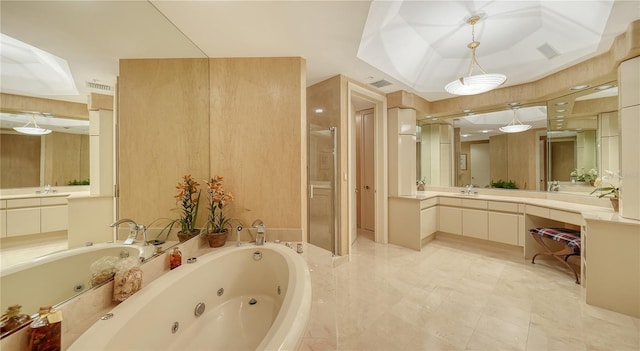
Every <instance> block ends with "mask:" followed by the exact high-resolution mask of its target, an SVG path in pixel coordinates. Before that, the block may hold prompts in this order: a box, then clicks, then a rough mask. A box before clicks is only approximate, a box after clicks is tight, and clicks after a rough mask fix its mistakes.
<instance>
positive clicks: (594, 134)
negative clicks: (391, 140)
mask: <svg viewBox="0 0 640 351" xmlns="http://www.w3.org/2000/svg"><path fill="white" fill-rule="evenodd" d="M575 89H576V90H575V91H573V92H572V93H570V94H567V95H565V96H561V97H558V98H554V99H552V100H549V101H547V102H544V103H539V104H528V105H522V106H520V105H516V104H514V105H513V106H505V108H504V109H501V110H491V111H481V112H474V111H467V112H465V113H463V114H458V115H454V116H446V117H441V118H427V119H422V120H419V121H418V125H419V126H420V128H421V129H426V128H431V129H433V126H437V125H443V124H446V125H449V126H450V128H452V130H453V136H452V138H451V139H452V140H451V143H453V144H454V148H453V150H454V151H453V152H452V155H453V156H452V157H454V159H455V161H456V162H454V164H453V165H452V167H453V169H454V171H455V172H454V176H453V177H452V178H453V179H452V180H451V181H450V183H446V182H447V180H446V179H435V182H434V181H433V179H429V177H423V175H424V174H428V172H425V170H428V169H429V167H431V168H433V167H437V166H438V163H437V161H436V162H434V158H433V156H432V155H433V154H434V153H433V152H432V153H431V155H429V153H424V152H423V153H422V154H421V153H420V152H418V155H420V156H419V157H418V160H417V161H418V175H419V176H418V178H421V177H422V178H424V180H425V181H426V183H427V184H430V185H434V186H449V185H452V186H466V185H468V184H473V185H474V187H478V188H489V187H492V188H508V189H522V190H538V191H554V192H562V193H565V192H566V193H572V194H580V195H589V193H590V192H591V191H592V190H593V185H592V184H591V183H592V182H591V180H592V179H593V180H595V177H597V176H599V175H601V174H602V172H603V171H604V170H611V171H617V170H619V160H618V114H617V108H618V107H617V87H616V82H615V81H612V82H608V83H606V84H599V85H597V86H586V85H585V86H580V87H576V88H575ZM514 116H515V117H517V121H519V122H521V123H522V124H524V125H530V126H531V127H530V129H528V130H526V131H523V132H519V133H503V132H501V131H500V130H499V128H500V127H501V126H504V125H507V124H509V123H511V122H512V121H513V120H514ZM420 135H421V138H419V140H418V141H419V143H418V149H419V150H420V147H421V146H420V145H421V144H422V145H424V144H425V143H431V144H432V145H433V141H432V140H430V139H429V138H430V137H429V133H424V132H422V133H420ZM423 149H424V148H423Z"/></svg>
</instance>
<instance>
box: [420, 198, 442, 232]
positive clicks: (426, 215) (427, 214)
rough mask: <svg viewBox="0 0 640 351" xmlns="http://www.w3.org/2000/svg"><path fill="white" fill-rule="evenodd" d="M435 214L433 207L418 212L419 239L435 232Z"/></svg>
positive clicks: (436, 221) (436, 219) (436, 225)
mask: <svg viewBox="0 0 640 351" xmlns="http://www.w3.org/2000/svg"><path fill="white" fill-rule="evenodd" d="M437 213H438V212H437V211H436V207H435V206H434V207H430V208H426V209H424V210H422V211H420V239H424V238H426V237H428V236H429V235H431V234H433V233H435V232H436V231H437V227H438V217H437Z"/></svg>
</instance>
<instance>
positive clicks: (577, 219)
mask: <svg viewBox="0 0 640 351" xmlns="http://www.w3.org/2000/svg"><path fill="white" fill-rule="evenodd" d="M549 218H551V219H553V220H556V221H560V222H565V223H571V224H575V225H581V224H582V215H581V214H580V213H575V212H567V211H561V210H554V209H550V210H549Z"/></svg>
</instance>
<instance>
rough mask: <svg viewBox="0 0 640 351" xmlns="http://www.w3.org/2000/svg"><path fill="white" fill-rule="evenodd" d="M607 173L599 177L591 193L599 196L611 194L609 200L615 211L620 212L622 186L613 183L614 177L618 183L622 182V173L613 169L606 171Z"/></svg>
mask: <svg viewBox="0 0 640 351" xmlns="http://www.w3.org/2000/svg"><path fill="white" fill-rule="evenodd" d="M605 173H606V174H607V175H606V176H604V177H602V178H597V179H596V181H595V183H594V185H595V187H596V188H595V189H594V190H593V191H592V192H591V194H592V195H593V194H596V193H597V194H596V196H597V197H598V198H603V197H605V196H607V195H611V196H610V197H609V200H610V201H611V206H612V207H613V209H614V211H616V212H618V209H619V207H618V205H619V198H620V187H618V186H615V185H613V182H612V179H613V178H615V179H616V183H619V182H620V179H621V177H620V175H619V174H616V173H614V172H611V171H605Z"/></svg>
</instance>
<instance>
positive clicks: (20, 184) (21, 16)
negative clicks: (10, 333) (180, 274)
mask: <svg viewBox="0 0 640 351" xmlns="http://www.w3.org/2000/svg"><path fill="white" fill-rule="evenodd" d="M0 6H1V9H0V16H1V22H2V40H3V43H2V44H3V48H5V49H6V48H9V46H8V45H4V44H6V42H5V40H19V41H22V42H24V43H27V44H29V45H32V46H33V47H35V48H37V50H35V49H34V50H33V51H37V52H39V51H38V50H43V51H46V52H48V53H50V54H53V55H55V56H56V57H58V58H59V59H61V60H62V61H66V62H64V63H62V64H60V65H56V66H55V67H56V70H57V69H58V68H60V67H64V66H68V69H69V72H70V75H72V79H73V81H74V82H73V84H75V87H76V88H77V93H75V94H74V93H72V92H70V90H69V89H68V88H69V87H68V86H65V87H63V89H56V88H57V87H56V86H55V85H56V84H54V83H52V81H44V80H40V81H34V82H33V83H29V80H28V79H26V78H25V79H21V80H20V81H19V83H20V84H17V85H12V84H8V83H9V82H10V81H11V82H12V83H13V82H14V81H13V79H14V78H15V77H10V76H7V75H4V74H3V76H2V83H3V84H0V87H1V89H2V91H1V92H2V93H4V94H9V95H14V96H23V97H29V98H40V99H49V100H52V101H64V102H72V103H76V104H78V103H79V104H86V103H87V101H88V96H89V94H90V93H98V94H106V95H109V94H114V91H115V88H116V82H117V77H118V69H119V60H120V59H124V58H171V57H193V58H202V57H206V55H205V54H204V53H203V52H202V51H201V50H200V49H199V48H198V47H196V46H195V45H194V44H193V43H192V42H191V41H190V40H188V38H186V37H185V36H184V34H183V33H181V32H180V31H179V30H177V29H176V28H175V27H174V26H173V24H172V23H171V22H169V21H168V20H167V19H166V17H165V16H163V15H162V14H161V13H160V12H159V11H158V10H157V9H156V8H155V7H154V6H153V4H152V3H151V2H149V1H125V2H122V1H88V2H77V1H2V2H0ZM140 23H145V26H144V27H141V26H140ZM11 48H13V47H11ZM4 53H8V50H4V49H3V54H4ZM14 53H17V54H18V55H17V56H18V57H27V56H26V53H27V51H25V50H14ZM49 61H50V60H49ZM56 62H58V60H56ZM27 63H28V64H29V65H27ZM33 63H34V62H32V61H29V62H25V61H20V60H16V59H8V58H5V57H4V56H3V57H2V61H1V64H2V70H1V71H2V72H3V73H7V72H9V71H10V68H13V67H17V68H19V69H22V70H23V71H25V72H26V73H31V75H32V76H33V77H35V78H37V77H39V76H41V75H40V74H39V71H38V70H35V69H33V66H30V65H31V64H33ZM49 63H51V62H49ZM20 67H22V68H20ZM25 67H26V68H25ZM58 71H59V70H58ZM33 77H31V78H33ZM42 88H46V89H45V90H46V91H43V90H42ZM58 88H59V87H58ZM56 91H59V92H56ZM2 112H3V115H2V119H1V120H2V127H1V129H2V132H1V133H2V134H0V139H2V162H3V163H2V167H1V168H2V178H1V179H2V183H1V184H0V188H1V189H2V191H1V192H0V193H2V194H3V196H4V195H6V194H9V193H8V192H6V190H7V189H8V188H11V190H12V191H11V192H10V194H11V195H10V196H9V197H15V196H21V194H22V195H25V194H27V192H28V194H29V195H27V196H41V195H42V194H39V195H36V193H35V191H34V189H33V188H34V187H36V189H35V190H42V189H40V188H41V187H43V186H45V185H51V186H52V189H55V188H56V186H60V187H61V186H65V187H66V186H68V185H69V184H70V183H71V184H75V183H80V184H83V183H86V182H87V181H88V180H89V178H90V177H89V169H90V166H89V163H90V162H91V160H90V158H89V154H90V153H89V148H90V145H91V147H93V145H92V144H91V142H90V141H89V140H88V139H87V137H88V135H87V133H86V132H87V131H88V128H89V124H88V120H87V121H80V120H79V119H78V118H77V117H74V118H70V119H69V118H67V116H57V117H61V119H58V118H57V117H56V116H52V115H53V114H55V112H54V111H47V110H45V109H43V108H42V106H37V107H32V106H24V107H23V108H22V107H21V108H20V109H12V110H10V111H9V110H3V111H2ZM5 113H6V114H5ZM32 118H33V119H36V121H37V123H38V125H39V127H44V128H47V129H51V130H53V132H52V133H51V134H48V135H42V136H26V135H22V134H19V133H17V132H16V131H15V130H14V129H13V128H14V126H16V125H22V126H24V125H25V124H27V122H28V121H29V120H31V119H32ZM116 118H117V117H116ZM59 122H64V123H63V124H64V126H57V125H58V124H60V123H59ZM49 123H51V124H49ZM71 130H73V133H68V132H69V131H71ZM64 131H66V133H64ZM5 143H7V144H8V145H9V146H8V147H6V148H5ZM52 146H55V151H52V150H53V149H52V148H50V147H52ZM28 150H31V151H28ZM27 151H28V152H27ZM5 152H12V153H13V154H12V155H11V156H9V158H12V159H14V160H18V158H17V157H19V161H16V162H13V163H11V162H8V163H5V160H6V159H7V158H6V157H5V156H6V155H5ZM25 153H28V154H29V155H28V157H26V156H25ZM16 155H19V156H16ZM14 156H15V157H14ZM27 159H28V162H27V163H28V164H29V167H28V168H30V170H29V173H27V171H26V170H21V171H20V172H21V173H20V174H21V175H20V176H17V173H16V172H17V171H16V170H17V169H18V168H20V167H22V166H23V165H24V164H20V165H18V164H17V163H20V162H22V161H24V160H27ZM10 165H11V167H9V166H10ZM5 166H7V167H6V168H5ZM5 171H7V172H9V173H6V174H5ZM23 171H24V172H25V173H22V172H23ZM110 186H111V188H113V184H111V185H110ZM22 188H24V189H25V190H24V191H23V192H21V190H20V189H22ZM68 191H69V190H68V188H67V189H66V190H65V191H64V192H68ZM50 195H51V199H47V200H52V199H53V198H54V197H56V196H59V195H60V192H57V193H55V194H50ZM6 199H7V198H4V199H3V200H2V201H5V200H6ZM6 211H7V210H5V208H4V207H2V209H1V210H0V212H2V213H0V214H2V216H3V217H2V220H0V222H4V221H5V217H4V215H5V214H6V213H4V212H6ZM38 211H39V209H38ZM72 215H73V214H72V213H71V212H70V214H69V216H72ZM141 224H145V225H148V224H149V223H141ZM126 229H127V226H126V225H125V224H123V225H122V226H121V230H122V231H123V232H124V231H126ZM66 232H67V231H66V230H63V231H56V232H55V234H51V233H49V232H47V233H39V234H35V235H23V236H22V237H18V236H15V237H2V238H1V239H0V240H2V245H0V250H3V251H4V250H5V249H8V248H9V247H11V248H15V246H16V242H18V243H19V244H20V245H23V244H24V245H25V247H26V248H27V249H28V248H29V247H32V248H36V247H37V248H38V252H39V255H42V254H53V253H54V251H55V255H57V254H58V252H57V251H59V250H60V247H59V246H55V245H51V244H52V243H53V242H54V241H55V240H59V239H60V238H61V237H62V238H63V240H65V238H66ZM61 233H62V234H61ZM151 234H153V235H151ZM154 237H155V232H154V233H150V236H149V239H150V240H151V239H154ZM138 239H141V236H139V237H138ZM176 242H177V241H176ZM167 243H169V242H167ZM5 244H6V245H5ZM95 246H99V244H98V243H97V242H96V243H94V247H95ZM163 246H164V247H163V249H164V250H167V249H168V248H169V247H168V246H167V245H166V244H165V245H163ZM150 247H151V249H150V250H151V251H152V253H153V249H154V248H153V246H150ZM88 249H89V248H87V250H88ZM70 250H71V249H70ZM74 250H75V249H74ZM116 250H117V251H114V252H115V254H114V255H116V256H117V255H119V254H120V253H121V252H122V251H123V249H122V248H121V247H118V248H117V249H116ZM145 250H146V251H149V250H147V249H145ZM64 251H65V253H66V252H68V251H67V250H64ZM129 251H130V250H129ZM134 251H135V250H134ZM12 254H15V253H14V252H12ZM131 254H132V255H134V254H135V252H134V253H131ZM144 255H145V257H150V256H149V255H148V253H145V254H144ZM32 257H33V256H32V255H31V254H27V253H25V256H24V259H23V260H20V258H18V259H17V260H14V262H12V264H11V265H12V266H13V267H15V265H29V264H31V263H33V262H35V261H44V260H42V259H36V260H34V259H32ZM3 261H4V260H3ZM45 266H46V264H45ZM89 266H90V264H89V263H86V264H83V265H82V267H80V268H81V269H82V270H84V271H85V272H86V276H85V277H84V278H86V279H84V278H83V279H84V280H85V282H87V284H85V285H86V286H85V287H79V286H70V287H68V289H66V290H68V291H67V292H65V293H64V295H60V296H57V299H56V300H55V301H47V302H44V304H53V305H55V304H57V303H61V302H63V301H65V300H67V299H69V298H71V297H73V296H76V295H77V294H78V293H82V292H84V291H87V290H89V289H90V284H88V281H89V279H90V269H89ZM0 268H2V270H3V271H5V269H7V268H9V269H11V268H12V267H7V265H5V264H2V267H0ZM66 271H67V270H66V269H65V272H66ZM47 275H48V273H47V271H46V269H44V270H41V271H39V273H36V275H34V276H33V277H32V278H29V279H30V281H35V280H42V279H44V278H45V277H46V276H47ZM69 275H71V274H69ZM5 283H6V282H5V281H4V278H3V281H2V282H1V283H0V285H1V286H3V287H4V286H9V285H12V286H19V288H18V289H22V294H21V296H25V297H26V296H28V295H30V292H31V291H32V290H33V289H34V288H33V286H31V285H30V284H29V281H22V282H20V283H15V282H12V283H7V284H5ZM47 290H48V289H47ZM19 292H20V291H19ZM34 303H35V305H36V306H37V305H39V302H34ZM8 304H9V305H11V304H21V305H24V306H33V304H32V303H24V302H22V301H13V302H8ZM2 309H3V311H2V313H4V311H5V310H6V306H5V304H4V302H3V306H2ZM21 312H22V313H26V314H29V315H33V314H35V313H37V308H35V309H34V308H29V309H23V310H22V311H21Z"/></svg>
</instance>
